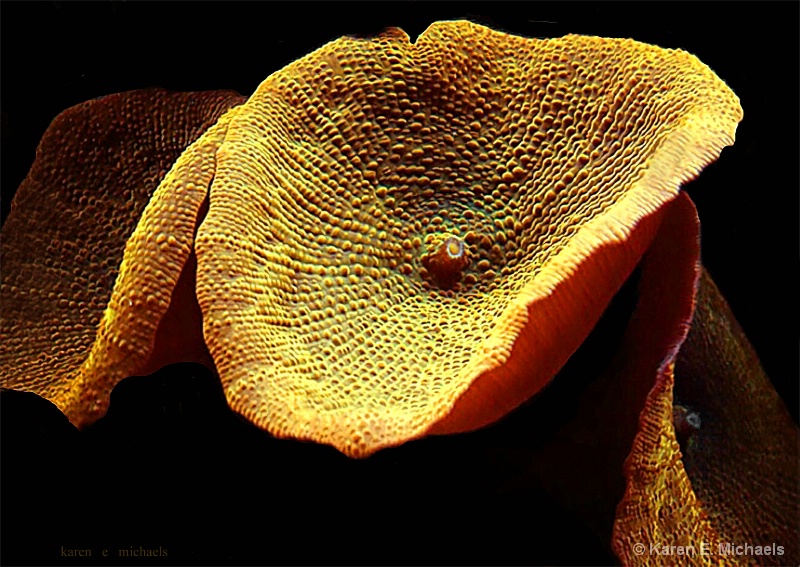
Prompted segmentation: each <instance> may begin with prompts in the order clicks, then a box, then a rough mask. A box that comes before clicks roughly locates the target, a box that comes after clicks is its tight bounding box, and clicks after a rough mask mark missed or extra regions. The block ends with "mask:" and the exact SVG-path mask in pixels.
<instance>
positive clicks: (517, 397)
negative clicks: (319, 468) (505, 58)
mask: <svg viewBox="0 0 800 567" xmlns="http://www.w3.org/2000/svg"><path fill="white" fill-rule="evenodd" d="M400 39H402V37H401V38H400ZM243 119H244V115H243ZM220 137H222V135H221V136H220ZM218 145H219V144H218V143H216V142H215V143H214V146H215V147H216V146H218ZM214 151H216V150H214ZM717 151H718V149H717ZM712 153H713V152H712ZM704 157H707V156H704ZM200 169H202V167H201V168H200ZM690 175H691V174H690ZM651 216H655V215H651ZM657 220H658V219H653V222H654V223H656V224H657ZM653 230H654V229H653ZM143 232H145V233H149V232H152V231H151V229H150V228H146V229H144V230H143ZM183 232H184V233H186V231H185V230H184V231H183ZM645 232H647V231H645ZM651 232H652V230H651ZM641 240H642V241H641V242H640V246H641V247H642V248H646V247H647V245H648V244H649V242H648V240H647V238H645V237H642V238H641ZM640 253H641V251H640V250H634V251H632V252H630V256H631V260H629V261H628V265H630V266H632V264H633V263H634V259H635V258H636V257H637V256H638V255H639V254H640ZM142 255H146V252H142ZM182 261H188V260H186V259H185V258H184V259H183V260H179V261H177V262H176V266H177V268H175V269H173V273H175V272H177V273H181V269H182V268H181V267H180V266H181V262H182ZM623 271H624V270H623ZM412 273H413V272H412ZM174 277H177V275H175V276H174ZM420 278H421V279H422V280H423V282H424V281H425V278H424V274H423V275H421V276H420ZM613 288H614V286H613V285H611V286H609V293H613V291H614V289H613ZM598 303H599V304H602V301H598ZM589 319H591V317H589ZM581 327H582V328H589V327H591V322H590V321H588V322H586V324H584V325H582V326H581ZM579 332H580V331H579ZM509 366H510V365H509ZM520 366H522V365H520ZM498 380H499V379H498ZM472 391H473V392H475V391H478V392H480V389H479V388H475V389H473V390H472ZM488 395H489V396H491V390H490V392H489V394H488ZM527 395H529V393H527V392H524V391H523V392H520V393H518V394H515V396H514V397H513V400H512V401H510V402H509V403H510V404H511V405H514V404H516V403H518V402H519V401H520V400H521V399H524V398H525V397H526V396H527ZM473 396H474V394H473ZM479 397H481V399H485V398H484V397H482V396H479ZM667 407H668V406H667ZM479 410H481V411H479V412H478V413H483V408H479ZM505 411H507V407H503V408H502V409H500V410H499V412H497V413H499V414H502V413H504V412H505ZM466 413H467V414H471V413H472V414H474V413H475V409H474V408H469V409H468V410H467V411H466ZM484 419H488V420H489V421H491V418H484ZM475 426H476V424H475V421H473V420H472V419H470V418H467V424H465V425H462V424H459V425H457V426H455V427H452V430H461V429H469V428H472V427H475ZM440 432H447V429H442V430H441V431H440ZM357 449H358V450H361V446H360V445H359V446H358V447H357ZM344 450H350V449H348V446H344ZM353 453H354V454H357V455H361V454H363V453H359V452H358V451H353ZM681 486H683V487H684V488H682V490H690V488H691V487H689V488H688V489H687V488H686V485H685V484H684V485H681ZM621 556H624V555H621ZM631 559H633V558H631Z"/></svg>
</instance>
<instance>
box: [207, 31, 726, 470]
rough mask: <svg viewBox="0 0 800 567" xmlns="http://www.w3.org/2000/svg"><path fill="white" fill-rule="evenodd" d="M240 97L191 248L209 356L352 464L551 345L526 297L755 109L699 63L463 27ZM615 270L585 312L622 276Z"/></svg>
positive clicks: (335, 47)
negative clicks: (516, 356)
mask: <svg viewBox="0 0 800 567" xmlns="http://www.w3.org/2000/svg"><path fill="white" fill-rule="evenodd" d="M237 110H238V112H237V114H236V116H235V117H234V118H233V119H232V121H231V125H230V128H229V130H228V133H227V135H226V139H225V141H224V143H223V145H222V147H221V149H220V150H219V152H218V154H217V169H216V176H215V180H214V182H213V184H212V186H211V193H210V209H209V213H208V215H207V217H206V219H205V221H204V222H203V224H202V226H201V228H200V230H199V232H198V237H197V243H196V249H197V256H198V283H197V293H198V299H199V302H200V305H201V308H202V310H203V313H204V318H205V319H204V322H205V336H206V340H207V342H208V345H209V349H210V351H211V353H212V355H213V356H214V359H215V362H216V365H217V368H218V370H219V372H220V376H221V378H222V380H223V383H224V384H225V387H226V390H227V394H228V397H229V400H230V402H231V405H232V406H233V407H234V408H235V409H237V410H239V411H241V412H242V413H243V414H245V415H246V416H247V417H248V418H250V419H252V420H253V421H254V422H256V423H258V424H259V425H261V426H263V427H265V428H267V429H268V430H270V431H271V432H273V433H274V434H276V435H279V436H292V437H299V438H307V439H314V440H316V441H321V442H325V443H330V444H333V445H334V446H336V447H337V448H339V449H340V450H342V451H344V452H346V453H347V454H350V455H354V456H364V455H367V454H370V453H371V452H373V451H375V450H377V449H379V448H380V447H383V446H388V445H393V444H397V443H400V442H403V441H405V440H407V439H410V438H414V437H419V436H421V435H424V434H425V433H426V432H428V431H430V430H431V428H432V426H433V425H434V424H436V423H437V421H439V420H441V419H443V418H445V417H446V416H447V415H448V413H449V412H451V411H452V408H453V407H454V406H455V405H456V404H457V403H458V400H459V398H461V397H462V396H463V395H464V394H465V392H467V390H469V389H470V388H475V387H476V384H479V383H480V382H481V380H482V379H486V377H487V376H489V375H491V380H492V381H494V382H497V381H502V380H504V379H506V377H504V376H502V375H498V374H497V372H496V370H497V369H498V368H502V367H503V365H504V364H505V363H506V362H507V361H508V360H509V358H510V357H511V356H512V354H513V353H512V349H513V348H514V345H515V342H516V343H519V344H521V343H520V342H519V341H518V339H519V337H520V336H521V334H523V335H524V333H528V332H531V330H533V331H534V332H542V333H545V334H551V335H556V336H557V334H558V333H559V332H561V331H560V329H561V328H562V326H563V325H564V324H565V323H564V321H560V320H559V319H558V317H559V314H558V312H557V311H558V310H555V309H551V310H550V316H549V317H548V319H547V320H531V319H530V317H531V316H532V315H533V313H534V311H533V310H532V309H533V308H532V306H533V305H534V304H537V302H539V303H541V302H546V301H547V299H548V297H549V295H550V294H551V293H552V292H553V290H554V289H555V287H556V286H557V285H559V284H560V283H563V282H565V281H566V280H568V279H569V277H570V275H571V274H572V273H574V272H575V271H576V270H577V269H578V266H579V265H580V264H581V263H582V262H583V261H584V260H586V259H587V258H589V257H590V256H591V255H592V254H593V253H597V252H598V250H600V249H601V247H603V246H604V245H608V244H613V243H624V242H625V241H626V239H628V238H629V237H630V236H631V234H632V232H633V230H634V228H635V227H636V225H637V224H638V223H640V221H641V220H642V219H644V218H645V217H647V216H648V215H652V214H654V213H655V212H657V211H658V210H659V209H660V207H661V206H662V205H663V204H664V203H666V202H668V201H669V200H671V199H672V198H674V196H675V195H676V194H677V192H678V189H679V186H680V184H681V183H683V182H685V181H687V180H688V179H690V178H692V177H693V176H694V175H696V174H697V172H698V171H699V170H700V169H701V168H702V167H703V166H704V165H706V164H707V163H708V162H710V161H712V160H713V159H715V158H716V157H717V155H718V153H719V151H720V150H721V148H722V147H723V146H724V145H727V144H730V143H732V141H733V134H734V132H735V125H736V123H737V122H738V120H739V119H740V117H741V109H740V107H739V104H738V100H737V99H736V97H735V95H734V94H733V93H732V92H731V91H730V90H729V89H728V88H727V87H726V86H725V85H724V83H722V81H720V80H719V79H718V78H717V77H716V76H715V75H714V74H713V73H712V72H711V71H710V70H709V69H708V68H707V67H706V66H704V65H703V64H702V63H700V62H699V61H698V60H697V59H696V58H695V57H693V56H691V55H689V54H687V53H685V52H682V51H673V50H664V49H660V48H657V47H653V46H649V45H644V44H641V43H637V42H634V41H631V40H611V39H600V38H592V37H581V36H568V37H565V38H561V39H553V40H535V39H523V38H518V37H513V36H510V35H507V34H503V33H499V32H494V31H491V30H489V29H487V28H484V27H481V26H477V25H474V24H470V23H468V22H441V23H437V24H434V25H433V26H431V27H430V28H429V29H428V30H427V31H426V32H425V33H424V34H423V35H422V36H420V37H419V38H418V40H417V41H416V42H414V43H411V42H410V41H409V38H408V37H407V36H406V35H405V34H404V33H403V32H401V31H399V30H391V31H388V32H386V33H385V34H383V35H382V36H380V37H378V38H376V39H372V40H360V39H352V38H343V39H340V40H337V41H334V42H332V43H330V44H328V45H326V46H324V47H322V48H321V49H319V50H317V51H316V52H314V53H312V54H310V55H308V56H307V57H304V58H303V59H301V60H299V61H297V62H295V63H293V64H291V65H289V66H288V67H286V68H284V69H282V70H281V71H279V72H277V73H275V74H274V75H272V76H271V77H269V78H268V79H267V80H265V81H264V83H262V85H261V86H260V87H259V89H258V90H257V92H256V93H255V94H254V95H253V96H252V97H251V98H250V100H249V101H248V103H247V104H246V105H244V106H242V107H240V108H239V109H237ZM461 246H463V251H462V250H461V248H460V247H461ZM448 250H450V251H451V252H452V253H453V254H454V255H453V254H451V256H447V253H448ZM639 253H640V252H639V249H638V248H637V249H636V251H635V253H634V252H631V257H632V258H633V257H634V256H635V255H636V254H639ZM464 256H465V258H464ZM437 258H438V259H439V260H436V259H437ZM432 260H433V261H432ZM626 261H627V260H626ZM633 261H635V259H632V260H630V261H627V262H628V264H631V262H633ZM608 265H609V267H610V269H609V271H610V272H614V271H615V268H616V266H617V265H616V264H614V263H613V262H612V261H611V260H609V264H608ZM631 265H632V264H631ZM432 266H433V267H434V269H436V270H439V272H442V270H443V275H442V273H431V272H430V269H431V267H432ZM442 266H444V267H442ZM626 266H627V264H626ZM611 268H614V269H611ZM626 269H627V268H626ZM598 277H601V278H603V277H605V276H602V275H600V276H598ZM608 278H609V279H608V281H602V282H599V283H597V284H593V283H591V282H590V283H588V284H586V285H583V284H581V285H583V287H581V288H580V289H579V290H578V291H576V292H575V293H574V294H573V295H572V296H571V297H572V299H573V300H574V301H571V303H572V305H570V309H574V310H575V312H576V313H577V314H578V316H579V317H581V316H583V314H582V313H581V309H583V307H582V305H583V304H582V303H581V302H582V301H585V302H586V305H589V304H590V303H591V301H590V299H588V296H589V295H590V294H591V290H592V286H593V285H597V286H598V287H608V288H610V293H613V291H615V289H616V287H615V286H618V285H619V284H620V283H621V281H622V278H624V274H622V276H621V277H616V276H615V275H614V274H612V275H609V276H608ZM602 307H603V306H602V305H601V306H593V307H592V309H593V310H594V311H593V312H595V311H596V315H597V316H599V313H600V311H601V310H602ZM590 319H591V317H587V324H586V327H587V328H586V332H587V333H588V330H589V328H590V326H591V321H590ZM574 340H575V341H576V342H575V346H574V347H571V348H573V349H574V348H575V347H577V344H579V342H580V340H582V338H575V339H574ZM570 352H571V351H569V352H566V353H564V354H563V356H564V359H565V358H566V357H568V356H569V353H570ZM541 356H543V357H544V356H545V355H544V354H542V355H541ZM523 370H531V369H523ZM533 370H535V369H533ZM516 372H517V374H518V376H516V377H508V379H509V380H524V376H519V374H520V372H519V369H517V370H516ZM487 380H488V379H487ZM497 391H498V392H500V393H501V397H502V388H501V389H500V390H497ZM530 393H531V392H530V391H528V392H526V395H527V394H530ZM511 395H513V396H517V397H519V394H518V393H513V394H511ZM522 401H523V399H516V398H515V399H513V400H510V401H508V402H507V405H509V406H513V405H515V404H518V403H521V402H522ZM504 407H505V406H504ZM475 423H476V424H478V425H480V424H482V422H481V421H480V420H476V421H475Z"/></svg>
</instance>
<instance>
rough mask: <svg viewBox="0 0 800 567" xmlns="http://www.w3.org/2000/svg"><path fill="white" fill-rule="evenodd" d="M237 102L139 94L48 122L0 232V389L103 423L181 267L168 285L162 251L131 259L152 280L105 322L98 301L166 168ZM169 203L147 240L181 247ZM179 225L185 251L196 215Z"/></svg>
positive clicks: (104, 299) (218, 94)
mask: <svg viewBox="0 0 800 567" xmlns="http://www.w3.org/2000/svg"><path fill="white" fill-rule="evenodd" d="M241 102H242V98H241V97H240V96H239V95H237V94H236V93H233V92H231V91H209V92H205V93H170V92H167V91H164V90H161V89H149V90H142V91H133V92H127V93H120V94H114V95H109V96H106V97H102V98H99V99H95V100H91V101H88V102H85V103H83V104H79V105H77V106H75V107H73V108H70V109H69V110H66V111H64V112H62V113H61V114H60V115H58V117H56V119H55V120H53V123H52V124H51V125H50V127H49V128H48V129H47V132H46V133H45V135H44V137H43V138H42V141H41V143H40V145H39V147H38V149H37V158H36V162H35V163H34V165H33V167H32V168H31V171H30V173H29V174H28V176H27V177H26V179H25V181H24V182H23V183H22V185H21V186H20V188H19V190H18V191H17V194H16V196H15V199H14V202H13V205H12V210H11V214H10V215H9V217H8V220H7V222H6V223H5V224H4V225H3V231H2V242H1V243H0V244H1V246H0V265H2V269H0V306H1V309H0V337H1V339H0V384H2V385H3V386H4V387H8V388H18V389H25V390H30V391H33V392H35V393H37V394H39V395H42V396H44V397H46V398H48V399H49V400H51V401H53V402H54V403H55V404H56V405H57V406H58V407H59V409H61V411H63V412H65V413H66V414H67V415H68V416H69V417H70V419H71V420H72V421H73V422H74V423H76V424H83V423H86V422H90V421H93V420H94V419H96V418H97V417H99V416H101V415H102V414H103V413H104V412H105V408H106V407H108V394H109V393H110V391H111V388H112V387H113V386H114V384H116V382H117V381H119V380H120V379H122V378H125V377H126V376H128V375H130V374H133V373H136V372H139V371H141V370H142V366H141V362H142V359H143V358H144V359H146V358H147V356H148V353H149V349H151V348H152V334H151V335H150V336H148V334H147V332H146V329H145V328H150V329H151V331H152V332H153V333H154V330H153V329H154V327H155V326H156V325H157V324H158V321H159V319H160V317H161V314H163V312H164V311H165V310H166V308H167V304H168V303H169V301H170V294H171V292H172V289H171V287H169V285H168V282H169V281H170V278H171V279H172V282H173V283H174V280H176V279H177V277H178V274H179V273H180V269H181V267H182V265H183V262H179V265H177V266H176V270H177V273H175V274H173V275H171V276H170V275H168V271H169V270H168V268H169V267H170V266H169V265H168V264H169V262H168V261H167V258H169V257H170V255H169V254H168V253H167V252H168V250H166V248H167V246H166V245H163V246H162V250H163V252H164V253H163V254H151V255H150V257H149V258H130V259H129V261H128V264H129V265H130V264H134V265H136V264H137V262H138V267H135V268H134V270H137V269H138V270H139V274H140V275H141V273H142V271H143V267H144V266H147V265H149V266H151V267H152V273H151V277H150V279H149V280H148V279H146V278H143V277H138V278H135V279H136V281H133V282H132V284H131V285H132V288H133V292H132V294H131V296H130V297H128V298H127V299H128V300H129V301H130V303H128V302H127V301H126V303H125V306H124V307H125V308H127V309H129V310H130V311H131V312H132V313H131V315H130V316H129V317H127V318H121V317H116V315H117V314H118V311H115V310H114V309H113V308H112V309H109V301H110V299H111V295H112V289H113V287H114V285H115V281H116V279H117V276H118V275H119V273H120V268H121V264H122V260H123V253H124V251H125V244H126V242H127V240H128V239H129V237H130V236H131V235H132V233H133V232H134V229H136V228H137V226H138V225H139V224H140V220H141V217H142V214H143V211H144V209H145V207H146V205H147V204H148V202H149V200H150V197H151V195H152V194H153V192H154V191H155V189H156V187H158V185H159V183H160V182H161V181H162V179H163V178H164V177H165V175H166V174H167V172H168V171H169V170H170V168H171V167H172V165H173V163H174V162H175V160H176V159H177V158H178V157H179V156H180V155H181V153H182V152H183V151H184V150H185V149H186V147H187V146H188V145H189V144H191V143H192V142H193V141H195V139H197V137H198V136H200V135H201V134H202V133H203V131H204V130H206V129H207V128H208V127H209V126H211V125H212V124H214V123H215V122H216V121H217V119H218V118H219V117H220V116H221V115H222V114H223V113H224V112H225V111H226V110H227V109H228V108H230V107H231V106H233V105H235V104H239V103H241ZM209 176H210V173H209ZM186 177H188V176H186V175H184V178H186ZM178 185H180V184H178ZM204 197H205V192H203V193H202V194H201V195H200V197H199V200H200V201H201V202H202V200H203V199H204ZM179 199H180V197H178V198H177V199H176V201H174V202H173V203H172V204H171V206H170V207H166V206H165V207H163V210H162V212H163V213H165V214H164V215H163V217H162V224H164V225H167V226H168V229H167V232H166V234H162V235H160V236H159V235H158V234H152V235H151V236H150V238H151V239H152V240H155V239H157V238H158V239H160V240H164V241H165V242H166V241H167V240H168V242H166V244H167V245H169V244H173V243H175V242H176V239H175V236H171V237H170V238H169V239H168V237H167V234H169V235H177V237H178V238H179V239H180V238H182V237H181V236H180V235H179V234H178V226H176V224H177V223H178V221H179V220H180V218H181V216H182V214H183V213H186V211H185V210H184V209H185V208H186V204H185V203H184V202H181V201H180V200H179ZM187 215H188V216H190V217H191V221H190V226H189V228H188V243H186V246H188V247H190V246H191V244H192V236H193V230H194V222H195V219H196V212H195V213H191V212H188V213H187V214H183V216H184V217H186V216H187ZM169 225H172V226H169ZM159 244H161V242H159ZM154 247H155V243H154ZM173 248H174V247H173ZM186 255H188V248H187V249H186ZM137 294H138V295H137ZM112 307H120V306H119V305H116V306H115V305H112ZM155 313H158V315H155ZM104 317H105V321H104V322H102V321H103V319H104ZM101 322H102V324H101ZM98 328H100V331H99V332H98ZM111 342H113V343H114V344H113V345H109V344H106V343H111ZM93 349H94V351H95V352H94V354H93V355H92V354H91V353H92V350H93ZM98 367H102V368H98Z"/></svg>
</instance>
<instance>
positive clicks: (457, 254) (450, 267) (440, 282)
mask: <svg viewBox="0 0 800 567" xmlns="http://www.w3.org/2000/svg"><path fill="white" fill-rule="evenodd" d="M469 262H470V261H469V255H468V254H467V248H466V246H465V245H464V241H463V240H461V239H460V238H458V237H456V236H448V237H447V238H445V239H444V240H442V241H441V242H440V243H439V245H438V246H437V247H436V248H435V251H434V252H433V253H432V254H428V255H426V256H424V257H423V258H422V265H423V266H425V269H426V270H427V271H428V274H429V275H430V277H431V279H432V280H433V283H434V284H436V286H438V287H440V288H442V289H449V288H451V287H453V286H454V285H455V284H456V283H458V281H459V280H460V279H461V277H462V276H463V274H464V270H465V269H466V268H467V266H469Z"/></svg>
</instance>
